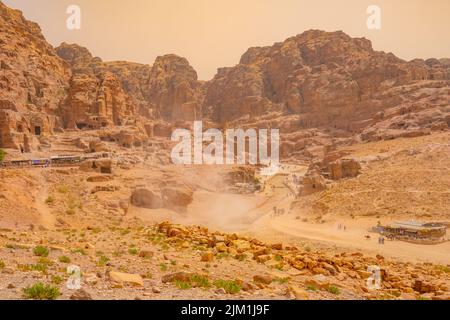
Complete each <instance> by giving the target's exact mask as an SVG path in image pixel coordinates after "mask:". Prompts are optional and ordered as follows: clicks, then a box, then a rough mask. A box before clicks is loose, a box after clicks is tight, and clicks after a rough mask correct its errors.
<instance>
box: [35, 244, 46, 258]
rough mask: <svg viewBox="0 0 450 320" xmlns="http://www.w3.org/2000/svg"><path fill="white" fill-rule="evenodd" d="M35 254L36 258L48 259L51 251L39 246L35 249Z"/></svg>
mask: <svg viewBox="0 0 450 320" xmlns="http://www.w3.org/2000/svg"><path fill="white" fill-rule="evenodd" d="M33 253H34V255H35V256H38V257H47V256H48V254H49V251H48V249H47V248H46V247H43V246H37V247H34V249H33Z"/></svg>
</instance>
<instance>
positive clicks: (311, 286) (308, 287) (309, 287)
mask: <svg viewBox="0 0 450 320" xmlns="http://www.w3.org/2000/svg"><path fill="white" fill-rule="evenodd" d="M306 290H308V291H317V287H316V286H315V285H313V284H309V285H307V286H306Z"/></svg>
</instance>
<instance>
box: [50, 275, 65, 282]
mask: <svg viewBox="0 0 450 320" xmlns="http://www.w3.org/2000/svg"><path fill="white" fill-rule="evenodd" d="M63 281H64V278H63V277H61V276H58V275H56V276H52V283H54V284H61V283H62V282H63Z"/></svg>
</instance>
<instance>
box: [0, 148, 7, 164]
mask: <svg viewBox="0 0 450 320" xmlns="http://www.w3.org/2000/svg"><path fill="white" fill-rule="evenodd" d="M5 156H6V152H5V150H3V149H0V162H2V161H3V160H4V159H5Z"/></svg>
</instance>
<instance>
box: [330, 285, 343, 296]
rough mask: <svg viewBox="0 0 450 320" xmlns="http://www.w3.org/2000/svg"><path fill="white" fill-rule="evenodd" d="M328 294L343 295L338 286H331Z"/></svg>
mask: <svg viewBox="0 0 450 320" xmlns="http://www.w3.org/2000/svg"><path fill="white" fill-rule="evenodd" d="M328 292H330V293H332V294H335V295H339V294H341V291H340V290H339V288H338V287H336V286H330V287H329V288H328Z"/></svg>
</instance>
